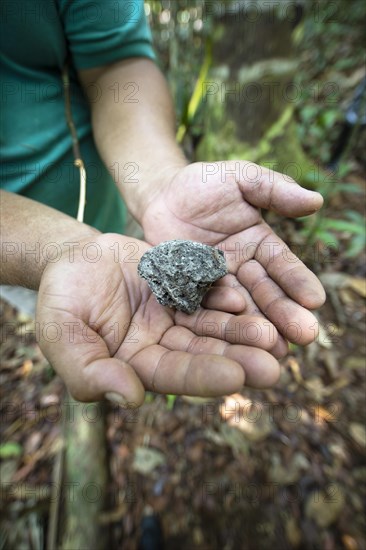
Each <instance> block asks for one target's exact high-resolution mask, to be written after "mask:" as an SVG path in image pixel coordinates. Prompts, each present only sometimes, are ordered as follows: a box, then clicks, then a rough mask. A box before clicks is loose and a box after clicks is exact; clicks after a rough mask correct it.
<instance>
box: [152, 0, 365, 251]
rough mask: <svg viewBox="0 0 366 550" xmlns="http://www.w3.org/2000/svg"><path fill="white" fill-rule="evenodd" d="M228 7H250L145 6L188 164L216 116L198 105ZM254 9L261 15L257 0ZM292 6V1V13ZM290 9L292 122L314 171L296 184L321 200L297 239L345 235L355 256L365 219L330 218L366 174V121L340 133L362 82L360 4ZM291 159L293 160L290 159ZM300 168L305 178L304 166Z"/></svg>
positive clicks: (325, 2)
mask: <svg viewBox="0 0 366 550" xmlns="http://www.w3.org/2000/svg"><path fill="white" fill-rule="evenodd" d="M230 4H231V6H232V7H234V8H235V5H236V6H238V5H240V4H241V5H243V6H244V5H247V4H248V2H246V4H245V2H244V0H243V1H241V2H232V1H231V0H225V1H217V2H215V3H214V2H212V1H207V0H148V1H147V2H146V12H147V14H148V17H149V20H150V24H151V27H152V31H153V36H154V42H155V48H156V51H157V54H158V57H159V63H160V65H161V68H162V70H163V72H164V74H165V75H166V76H167V78H168V81H169V83H170V88H171V90H172V93H173V97H174V101H175V105H176V111H177V127H178V135H177V137H178V139H179V141H182V142H183V146H184V148H185V152H186V154H187V155H188V157H189V158H191V160H195V153H196V151H197V146H198V145H199V143H200V141H201V140H202V137H203V135H204V133H205V124H204V122H205V120H206V121H207V120H208V119H209V118H210V116H211V117H212V116H215V115H214V113H213V112H210V104H209V102H206V101H202V99H203V91H204V89H205V87H204V86H203V83H204V82H205V80H206V79H209V78H208V75H209V70H210V66H211V47H212V41H213V39H214V37H215V35H217V33H218V32H220V29H219V28H218V25H217V15H218V14H219V15H220V11H221V14H222V12H223V11H224V10H225V6H227V5H230ZM252 4H253V2H252ZM254 4H255V5H256V6H257V8H258V9H261V0H257V1H256V2H254ZM277 4H278V3H277ZM248 5H249V4H248ZM267 5H268V2H267ZM294 5H295V2H291V6H290V7H292V8H293V7H294ZM296 9H297V10H298V11H297V15H296V18H295V19H296V20H295V21H294V30H293V38H294V42H295V44H296V46H297V52H296V58H297V61H298V65H297V67H298V69H297V71H296V74H295V76H294V81H293V82H294V86H295V90H296V89H297V90H299V91H300V93H298V94H297V96H296V100H295V110H294V118H295V123H296V131H297V133H298V136H299V139H300V142H301V145H302V147H303V149H304V151H305V153H306V155H308V157H309V159H310V160H311V162H313V163H314V165H316V166H317V169H315V170H313V174H310V173H309V174H308V173H307V175H306V178H307V179H306V181H303V182H302V183H305V184H306V185H309V186H310V187H312V188H315V189H317V190H318V191H320V192H321V193H322V195H323V196H324V198H325V207H324V208H323V210H322V211H321V213H320V214H318V215H315V216H311V217H310V218H306V219H305V218H304V220H303V221H302V230H301V232H300V235H302V236H303V239H304V242H305V243H306V244H307V245H309V246H312V245H313V244H314V243H315V242H317V241H320V242H322V243H324V244H325V245H327V246H329V244H330V243H332V245H333V246H334V247H338V245H339V242H340V241H339V239H340V237H342V238H343V237H344V236H346V237H347V238H348V240H347V238H346V242H347V250H346V251H345V255H346V257H354V256H356V255H357V254H359V253H360V251H362V250H363V248H364V246H365V239H366V235H365V229H364V222H363V216H362V214H360V212H358V211H357V210H355V209H354V208H352V207H351V208H347V209H346V210H345V211H344V212H343V213H341V214H339V213H338V214H337V216H334V212H333V211H332V204H333V203H334V200H335V201H336V202H337V198H338V200H339V198H340V197H342V196H344V195H345V194H348V195H349V194H354V195H356V194H358V193H359V192H360V186H359V182H358V183H357V184H354V183H353V182H352V176H353V174H354V172H355V170H356V171H357V170H360V168H361V169H362V168H365V158H364V150H365V145H366V144H365V120H364V121H363V123H362V120H361V118H360V117H359V120H358V122H356V124H354V125H353V126H352V127H351V128H348V129H347V128H346V130H347V131H345V127H346V125H347V124H346V111H347V109H350V108H351V107H352V102H353V101H354V98H355V93H356V90H357V87H359V86H360V82H362V79H363V78H365V68H364V55H365V51H364V48H363V32H364V21H365V18H366V2H364V0H352V1H350V0H337V1H336V2H335V1H331V0H321V2H319V1H315V0H306V1H303V0H299V1H298V2H297V3H296ZM286 13H287V14H289V13H291V12H289V11H287V12H286ZM269 38H270V37H269ZM267 39H268V37H267ZM258 40H261V38H260V37H258ZM243 63H245V59H243ZM274 63H276V60H274ZM361 109H363V110H364V109H365V102H364V101H363V105H361V106H358V114H360V110H361ZM205 137H207V136H205ZM183 138H184V139H183ZM342 140H343V141H344V143H343V142H342ZM225 142H226V145H227V146H228V147H229V148H231V147H232V148H233V149H232V150H233V151H234V153H235V150H236V149H235V138H234V137H233V136H232V135H230V136H227V140H225ZM224 145H225V144H223V146H224ZM259 145H260V144H258V146H259ZM289 145H290V144H289ZM289 150H291V149H289ZM337 151H338V152H339V154H337ZM224 154H225V150H224ZM335 155H336V157H337V158H335ZM300 158H301V156H300ZM304 159H305V157H304ZM218 160H219V159H218ZM249 160H252V159H250V158H249ZM253 160H255V159H253ZM292 160H293V157H292V158H290V159H289V161H292ZM356 161H357V162H358V166H355V162H356ZM259 163H260V161H259ZM305 170H306V172H308V166H306V168H305ZM350 180H351V181H350ZM356 202H357V201H356Z"/></svg>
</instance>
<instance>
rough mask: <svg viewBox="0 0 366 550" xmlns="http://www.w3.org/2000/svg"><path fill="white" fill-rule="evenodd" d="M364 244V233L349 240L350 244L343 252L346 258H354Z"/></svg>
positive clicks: (365, 241) (365, 242)
mask: <svg viewBox="0 0 366 550" xmlns="http://www.w3.org/2000/svg"><path fill="white" fill-rule="evenodd" d="M365 245H366V239H365V237H364V235H357V237H354V238H353V239H352V240H351V244H350V246H349V247H348V250H347V252H346V253H345V256H346V258H354V257H355V256H358V254H360V252H362V251H363V249H364V248H365Z"/></svg>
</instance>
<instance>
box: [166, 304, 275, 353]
mask: <svg viewBox="0 0 366 550" xmlns="http://www.w3.org/2000/svg"><path fill="white" fill-rule="evenodd" d="M175 322H176V324H177V325H180V326H183V327H186V328H188V329H190V330H191V331H192V332H194V333H195V334H197V335H198V336H210V337H212V338H218V339H219V340H224V341H226V342H230V343H231V344H244V345H248V346H255V347H257V348H261V349H265V350H270V349H272V348H273V346H274V345H275V343H276V341H277V337H278V333H277V330H276V328H275V327H274V326H273V324H272V323H270V322H269V321H268V320H266V319H262V318H260V317H252V316H250V315H232V314H230V313H224V312H221V311H213V310H209V309H203V308H200V309H198V310H197V311H196V312H195V313H193V314H192V315H187V314H185V313H182V312H179V311H178V312H177V313H176V315H175Z"/></svg>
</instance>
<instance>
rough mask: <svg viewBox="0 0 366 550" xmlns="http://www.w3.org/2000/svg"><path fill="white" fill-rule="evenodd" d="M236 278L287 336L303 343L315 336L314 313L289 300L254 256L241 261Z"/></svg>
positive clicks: (315, 321) (293, 340) (316, 327)
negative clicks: (245, 261) (244, 261)
mask: <svg viewBox="0 0 366 550" xmlns="http://www.w3.org/2000/svg"><path fill="white" fill-rule="evenodd" d="M238 279H239V281H240V282H241V283H242V284H243V285H245V286H246V287H247V288H248V290H249V292H250V294H251V295H252V297H253V300H255V302H256V303H257V305H258V306H259V307H260V309H261V310H262V312H263V313H264V315H265V316H266V317H268V318H269V319H270V320H271V321H272V322H273V324H274V325H275V326H276V327H277V329H278V330H279V332H280V333H281V334H282V335H283V336H284V337H285V338H286V339H287V340H289V341H290V342H293V343H295V344H301V345H306V344H309V343H310V342H312V341H313V340H314V339H315V338H316V336H317V332H318V322H317V319H316V317H314V315H313V314H312V313H311V312H310V311H308V310H307V309H305V308H303V307H301V306H300V305H298V304H296V303H295V302H294V301H293V300H291V299H290V298H289V297H288V296H287V295H286V294H285V293H284V292H283V290H282V289H281V288H280V287H279V286H278V285H277V284H276V283H275V282H274V281H273V280H272V279H271V278H270V277H268V274H267V272H266V271H265V269H264V268H263V267H262V266H261V265H260V264H259V263H258V262H257V261H256V260H251V261H250V262H247V263H245V264H243V265H242V267H241V268H240V269H239V272H238Z"/></svg>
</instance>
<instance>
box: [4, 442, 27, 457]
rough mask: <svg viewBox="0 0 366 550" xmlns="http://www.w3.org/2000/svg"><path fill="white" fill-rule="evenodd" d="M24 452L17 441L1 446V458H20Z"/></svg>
mask: <svg viewBox="0 0 366 550" xmlns="http://www.w3.org/2000/svg"><path fill="white" fill-rule="evenodd" d="M22 452H23V448H22V446H21V445H19V443H16V442H15V441H8V442H7V443H3V444H2V445H0V458H12V457H14V456H20V455H21V454H22Z"/></svg>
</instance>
